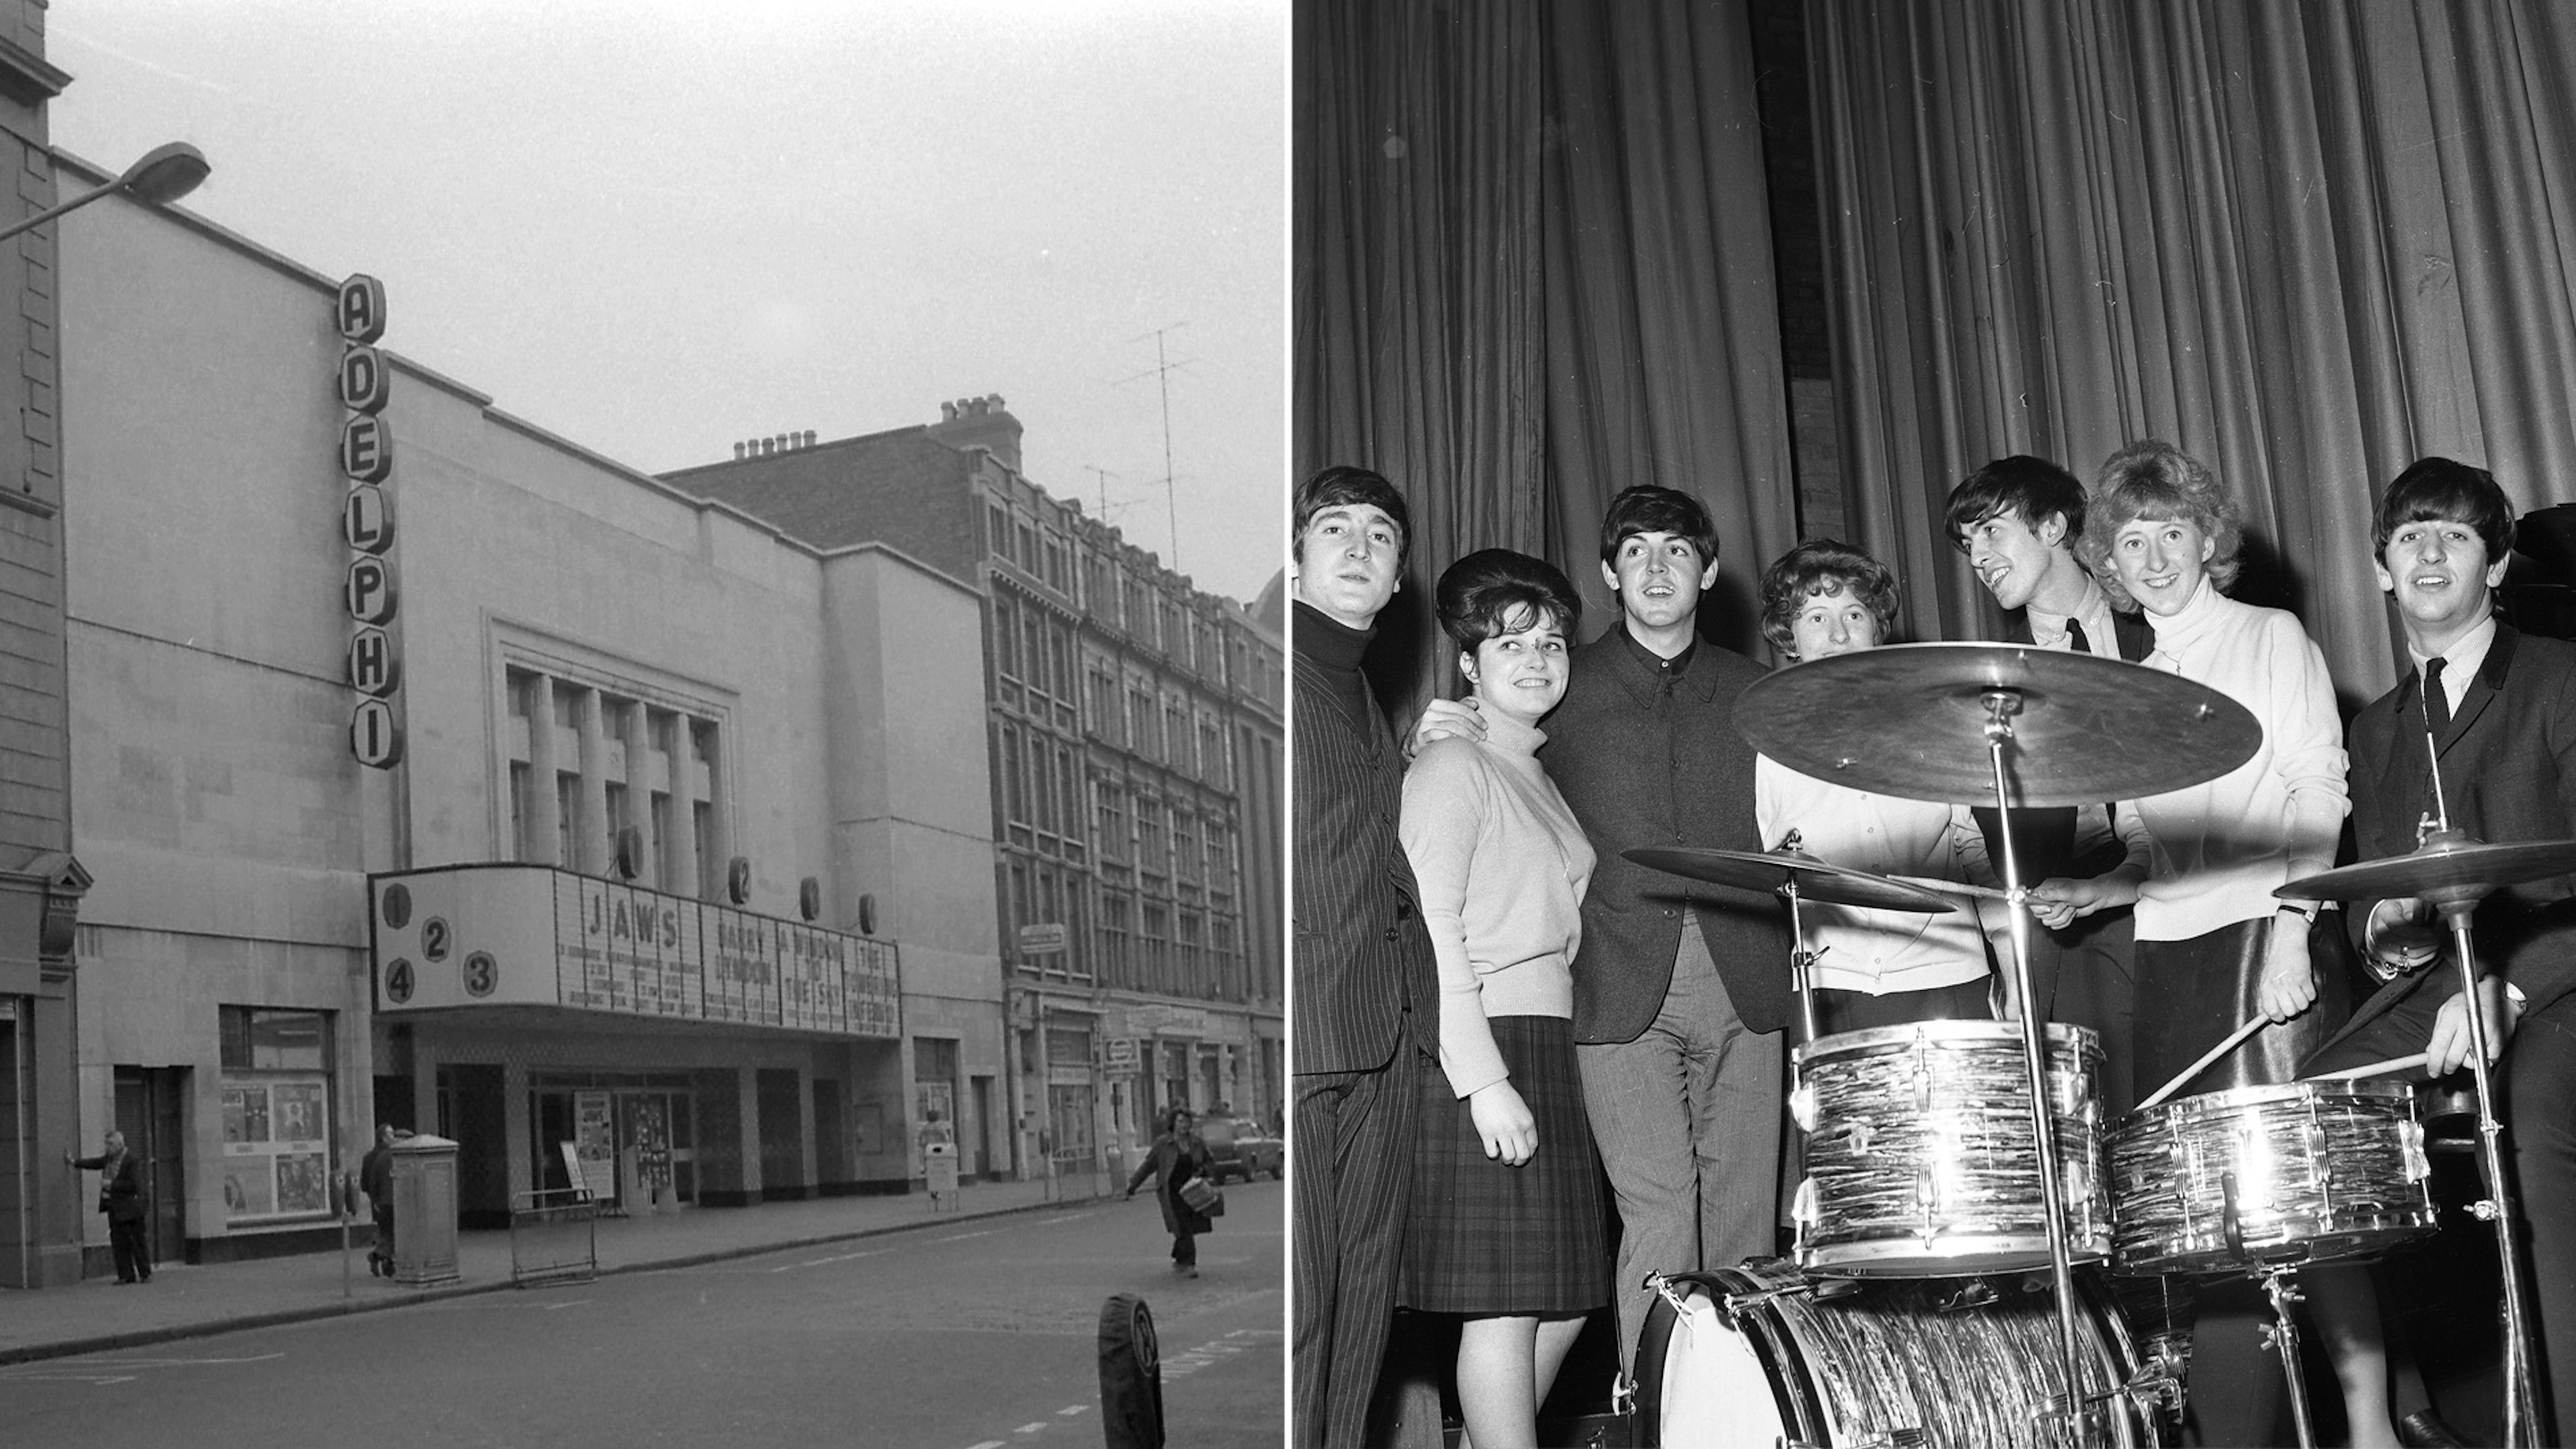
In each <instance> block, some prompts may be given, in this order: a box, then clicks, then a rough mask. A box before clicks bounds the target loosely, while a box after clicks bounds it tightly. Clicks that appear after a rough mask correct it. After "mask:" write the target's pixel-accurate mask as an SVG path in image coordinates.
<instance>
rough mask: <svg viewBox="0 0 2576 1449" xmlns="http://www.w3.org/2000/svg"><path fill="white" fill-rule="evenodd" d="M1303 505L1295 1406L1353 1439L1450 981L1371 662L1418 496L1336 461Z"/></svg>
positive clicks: (1297, 1425)
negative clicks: (1368, 671)
mask: <svg viewBox="0 0 2576 1449" xmlns="http://www.w3.org/2000/svg"><path fill="white" fill-rule="evenodd" d="M1295 513H1296V516H1295V533H1294V538H1295V546H1294V553H1293V568H1292V574H1293V577H1292V582H1291V596H1292V598H1293V600H1294V606H1293V608H1292V611H1291V612H1292V621H1291V625H1290V653H1291V659H1292V668H1293V674H1294V682H1295V691H1294V693H1293V695H1292V697H1291V700H1290V711H1291V722H1292V725H1293V727H1294V733H1293V734H1292V735H1291V736H1290V748H1291V749H1292V750H1293V751H1294V761H1293V762H1294V765H1295V768H1296V779H1297V809H1296V811H1295V818H1296V832H1295V840H1294V844H1293V848H1292V859H1293V861H1294V865H1295V872H1296V875H1295V884H1294V896H1295V899H1294V901H1293V903H1292V916H1293V925H1294V928H1295V940H1296V945H1295V951H1294V954H1293V955H1292V956H1291V957H1290V961H1291V963H1292V964H1291V968H1290V969H1291V971H1292V972H1293V974H1294V977H1295V990H1294V995H1293V998H1292V999H1293V1001H1294V1003H1295V1004H1294V1007H1293V1008H1292V1009H1293V1011H1294V1015H1295V1019H1294V1022H1293V1024H1292V1027H1293V1031H1294V1035H1293V1037H1292V1038H1291V1041H1292V1042H1293V1048H1292V1049H1293V1051H1294V1053H1295V1061H1296V1066H1295V1076H1294V1094H1295V1115H1294V1120H1293V1123H1292V1127H1293V1131H1294V1138H1295V1140H1294V1143H1293V1145H1292V1147H1291V1148H1290V1151H1289V1160H1290V1161H1292V1162H1294V1163H1295V1164H1296V1171H1295V1172H1294V1173H1292V1174H1291V1177H1292V1180H1293V1181H1292V1192H1293V1194H1294V1198H1295V1221H1296V1231H1295V1240H1294V1243H1293V1245H1292V1247H1293V1253H1294V1262H1295V1272H1296V1280H1295V1281H1296V1297H1295V1299H1294V1300H1293V1301H1294V1305H1295V1317H1294V1321H1293V1323H1292V1324H1291V1325H1290V1362H1291V1366H1292V1378H1293V1386H1292V1390H1291V1403H1292V1406H1293V1412H1292V1418H1293V1421H1294V1429H1295V1434H1294V1438H1295V1442H1296V1443H1297V1444H1298V1445H1299V1446H1300V1449H1323V1446H1331V1449H1355V1446H1358V1445H1361V1444H1363V1443H1365V1442H1366V1436H1367V1424H1368V1409H1369V1398H1370V1394H1371V1391H1372V1389H1373V1388H1374V1387H1375V1384H1376V1381H1377V1374H1378V1367H1379V1363H1380V1360H1381V1359H1382V1358H1383V1357H1384V1356H1385V1352H1386V1337H1387V1328H1388V1324H1389V1322H1390V1320H1391V1319H1392V1317H1393V1315H1394V1312H1395V1290H1396V1278H1397V1270H1398V1268H1399V1266H1400V1255H1401V1253H1402V1251H1403V1235H1402V1233H1403V1224H1404V1219H1405V1212H1406V1208H1407V1206H1408V1204H1407V1198H1408V1196H1409V1189H1410V1188H1411V1185H1412V1180H1413V1179H1412V1172H1413V1153H1412V1148H1413V1095H1414V1074H1415V1073H1416V1072H1418V1071H1419V1070H1421V1062H1420V1054H1421V1053H1422V1052H1423V1051H1425V1050H1427V1049H1429V1048H1430V1047H1431V1046H1432V1045H1433V1044H1434V1043H1435V1042H1436V1041H1437V1038H1438V1032H1439V1023H1438V1021H1437V1020H1436V1015H1435V1014H1436V1012H1437V1011H1438V1002H1439V999H1440V994H1439V981H1438V976H1437V973H1436V970H1435V968H1434V966H1433V964H1432V957H1431V938H1430V936H1429V934H1428V933H1426V932H1425V930H1424V929H1423V925H1422V916H1421V912H1420V911H1419V910H1418V909H1416V906H1415V902H1416V900H1417V899H1418V893H1417V891H1416V889H1415V886H1414V882H1413V867H1412V866H1411V865H1410V864H1409V863H1408V862H1407V860H1406V858H1405V854H1404V850H1403V847H1402V845H1401V844H1400V843H1399V842H1398V841H1397V839H1396V833H1395V827H1396V817H1397V813H1398V811H1399V810H1400V808H1401V806H1402V803H1403V792H1404V759H1403V756H1402V755H1401V754H1400V753H1399V752H1398V750H1397V748H1396V743H1395V739H1394V736H1393V734H1392V733H1391V732H1390V730H1389V728H1388V725H1387V720H1386V717H1385V715H1384V714H1382V713H1381V712H1380V711H1379V709H1378V704H1377V699H1376V697H1375V696H1374V695H1373V694H1372V693H1371V692H1370V690H1369V686H1368V680H1367V678H1366V676H1365V675H1363V674H1362V673H1361V672H1360V658H1361V656H1362V655H1363V654H1364V653H1365V652H1366V651H1367V649H1368V645H1369V641H1370V640H1371V639H1372V638H1374V637H1375V628H1374V626H1375V624H1376V621H1377V615H1378V611H1379V610H1381V609H1383V608H1385V607H1386V604H1387V601H1388V600H1389V599H1391V598H1393V597H1394V596H1395V591H1396V589H1397V587H1398V586H1399V585H1400V583H1401V579H1402V575H1403V571H1404V561H1405V556H1406V554H1407V552H1408V551H1409V548H1410V539H1409V537H1408V533H1409V516H1408V513H1407V510H1406V508H1405V504H1404V498H1403V496H1402V495H1400V494H1398V493H1397V492H1396V491H1395V489H1394V487H1393V486H1392V485H1390V484H1389V483H1388V482H1387V481H1386V480H1385V479H1384V478H1382V477H1379V476H1378V475H1377V474H1375V473H1371V472H1369V471H1367V470H1365V469H1361V468H1348V467H1337V468H1327V469H1325V470H1324V471H1323V472H1321V473H1319V474H1317V475H1315V477H1314V478H1312V479H1310V480H1308V481H1307V483H1306V484H1305V485H1304V486H1302V487H1300V488H1299V489H1298V490H1297V499H1296V510H1295Z"/></svg>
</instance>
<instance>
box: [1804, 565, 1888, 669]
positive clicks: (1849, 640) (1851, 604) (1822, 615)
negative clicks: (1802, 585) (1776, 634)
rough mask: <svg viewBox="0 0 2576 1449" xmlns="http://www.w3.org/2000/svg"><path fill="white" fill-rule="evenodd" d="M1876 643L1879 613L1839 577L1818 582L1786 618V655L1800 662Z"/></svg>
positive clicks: (1845, 652)
mask: <svg viewBox="0 0 2576 1449" xmlns="http://www.w3.org/2000/svg"><path fill="white" fill-rule="evenodd" d="M1877 647H1878V615H1876V614H1874V613H1872V612H1870V607H1869V605H1868V604H1866V603H1864V602H1862V600H1861V598H1860V596H1859V595H1858V594H1855V593H1853V592H1851V591H1850V590H1849V589H1848V588H1846V587H1845V586H1844V584H1843V581H1842V580H1841V579H1827V580H1825V581H1824V582H1823V583H1821V584H1819V585H1817V587H1816V591H1815V592H1814V593H1811V594H1809V595H1807V599H1806V602H1805V603H1803V604H1800V605H1799V606H1798V613H1797V616H1796V617H1795V618H1792V619H1791V620H1790V621H1789V657H1790V658H1792V659H1796V660H1798V661H1800V662H1802V663H1803V662H1804V661H1806V660H1809V659H1829V658H1832V657H1833V656H1834V655H1837V654H1851V653H1855V652H1857V651H1859V650H1863V649H1875V648H1877Z"/></svg>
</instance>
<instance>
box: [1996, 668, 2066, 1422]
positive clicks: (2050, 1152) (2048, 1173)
mask: <svg viewBox="0 0 2576 1449" xmlns="http://www.w3.org/2000/svg"><path fill="white" fill-rule="evenodd" d="M1979 702H1980V703H1982V704H1983V705H1984V706H1985V709H1986V724H1985V735H1986V753H1987V757H1988V759H1989V760H1990V761H1991V762H1992V765H1993V771H1994V781H1995V813H1996V815H1997V816H1998V817H1999V820H1998V825H1999V829H1998V830H1997V832H1996V833H1997V834H1999V835H2001V836H2002V837H2003V842H2004V850H2003V856H2004V890H2005V894H2006V895H2007V897H2008V898H2009V899H2010V900H2011V903H2012V908H2011V910H2010V911H2008V912H2007V913H2006V914H2007V915H2008V916H2009V918H2010V920H2011V924H2012V962H2011V966H2012V973H2013V984H2014V987H2015V989H2016V990H2017V991H2018V992H2019V994H2020V998H2021V1013H2020V1015H2021V1048H2022V1066H2023V1068H2024V1070H2025V1072H2026V1073H2027V1075H2028V1079H2029V1083H2030V1122H2031V1147H2032V1155H2033V1156H2035V1157H2037V1158H2038V1159H2039V1195H2040V1207H2041V1211H2042V1215H2043V1216H2044V1218H2045V1219H2046V1221H2047V1224H2048V1267H2049V1278H2050V1281H2051V1284H2052V1286H2053V1287H2054V1288H2055V1289H2056V1293H2057V1347H2058V1363H2059V1365H2060V1367H2061V1368H2062V1369H2063V1370H2064V1372H2065V1375H2066V1377H2065V1380H2064V1386H2065V1392H2066V1395H2067V1397H2068V1402H2070V1403H2071V1402H2073V1400H2074V1398H2075V1396H2077V1395H2080V1394H2082V1393H2083V1391H2084V1378H2083V1355H2082V1353H2081V1352H2080V1351H2079V1350H2078V1348H2077V1344H2078V1342H2079V1340H2080V1338H2081V1332H2080V1330H2079V1328H2078V1326H2077V1323H2076V1305H2075V1262H2074V1252H2073V1248H2072V1246H2071V1244H2070V1243H2069V1241H2068V1228H2067V1223H2066V1201H2065V1196H2064V1194H2063V1192H2062V1191H2061V1190H2060V1188H2059V1185H2058V1184H2059V1181H2060V1179H2061V1177H2062V1174H2061V1173H2060V1172H2059V1170H2058V1167H2059V1165H2058V1161H2057V1119H2056V1114H2055V1113H2054V1112H2052V1111H2051V1110H2050V1100H2051V1098H2050V1093H2049V1090H2048V1043H2047V1037H2046V1032H2045V1024H2044V1023H2043V1022H2042V1021H2041V1020H2040V1013H2039V1011H2038V1010H2036V1007H2037V1006H2038V992H2037V990H2036V988H2035V986H2034V980H2033V977H2032V974H2031V969H2030V924H2031V915H2030V895H2029V892H2028V891H2027V890H2025V889H2024V888H2023V886H2022V882H2021V861H2020V859H2019V853H2018V852H2017V851H2015V850H2014V848H2013V838H2012V803H2011V802H2012V787H2011V783H2010V777H2009V776H2008V775H2007V774H2006V772H2005V769H2004V747H2005V746H2006V745H2008V744H2011V743H2012V740H2013V725H2012V717H2013V716H2014V715H2016V714H2019V713H2020V712H2021V704H2022V700H2021V692H2020V691H2019V690H2013V689H1989V690H1986V691H1985V692H1984V693H1983V694H1982V695H1980V696H1979Z"/></svg>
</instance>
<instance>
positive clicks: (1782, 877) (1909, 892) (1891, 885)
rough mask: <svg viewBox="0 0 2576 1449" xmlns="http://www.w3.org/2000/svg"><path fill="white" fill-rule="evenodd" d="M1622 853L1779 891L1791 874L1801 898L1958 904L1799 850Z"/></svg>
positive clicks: (1658, 866)
mask: <svg viewBox="0 0 2576 1449" xmlns="http://www.w3.org/2000/svg"><path fill="white" fill-rule="evenodd" d="M1620 854H1622V855H1624V856H1626V857H1627V858H1628V859H1630V860H1633V861H1635V862H1636V863H1637V864H1639V865H1642V866H1648V867H1651V868H1653V869H1655V870H1666V871H1671V872H1672V873H1673V874H1675V875H1686V876H1689V877H1690V878H1691V879H1692V880H1704V881H1711V882H1714V883H1716V884H1718V885H1730V886H1736V887H1739V888H1741V889H1744V890H1749V891H1776V890H1779V889H1780V888H1782V887H1783V886H1786V885H1787V884H1788V883H1789V882H1790V880H1791V879H1793V878H1794V879H1795V880H1796V881H1797V882H1798V898H1799V899H1800V900H1805V901H1825V902H1828V903H1830V904H1833V905H1837V906H1871V907H1875V908H1876V909H1878V910H1882V911H1913V912H1915V913H1916V914H1918V915H1926V916H1946V915H1949V914H1951V913H1952V912H1954V911H1956V910H1958V909H1959V907H1958V905H1957V904H1956V903H1955V902H1952V901H1946V900H1943V899H1942V898H1941V897H1939V896H1936V895H1934V894H1932V893H1931V892H1930V891H1919V890H1916V889H1915V888H1914V887H1912V886H1906V885H1898V884H1897V883H1896V882H1894V881H1892V880H1889V879H1888V878H1887V877H1885V876H1883V875H1872V874H1870V873H1869V872H1868V871H1865V870H1852V869H1850V868H1848V867H1846V866H1839V865H1827V864H1826V863H1825V862H1823V861H1821V860H1818V859H1816V858H1815V857H1814V856H1812V855H1809V854H1807V853H1806V852H1805V851H1800V850H1769V851H1763V850H1719V849H1717V848H1716V847H1714V846H1700V845H1641V846H1639V847H1637V848H1636V849H1634V850H1625V851H1621V852H1620Z"/></svg>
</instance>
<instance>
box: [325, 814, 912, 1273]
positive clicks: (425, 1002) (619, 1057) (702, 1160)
mask: <svg viewBox="0 0 2576 1449" xmlns="http://www.w3.org/2000/svg"><path fill="white" fill-rule="evenodd" d="M369 892H370V899H371V901H372V904H373V938H372V942H371V952H372V956H373V960H374V975H375V984H376V1023H377V1027H376V1029H377V1031H378V1033H379V1041H378V1043H377V1052H376V1061H377V1064H378V1069H379V1071H380V1073H382V1074H384V1075H386V1076H389V1077H391V1078H393V1079H395V1082H396V1085H395V1086H394V1087H393V1089H392V1090H390V1091H388V1090H384V1089H381V1088H380V1090H379V1093H378V1096H379V1099H380V1100H386V1099H395V1098H403V1097H408V1098H409V1099H410V1100H411V1101H413V1102H414V1103H434V1108H433V1111H434V1118H432V1119H430V1120H424V1121H422V1122H420V1123H419V1124H417V1125H419V1126H420V1127H422V1128H424V1129H426V1130H434V1131H436V1132H437V1133H438V1134H439V1135H440V1136H442V1137H450V1138H454V1139H455V1140H456V1141H457V1142H458V1143H459V1144H460V1148H459V1154H458V1158H459V1174H458V1176H459V1203H458V1207H459V1217H460V1220H461V1221H462V1222H463V1223H464V1224H465V1225H466V1226H468V1227H473V1226H483V1225H498V1224H499V1223H502V1222H506V1221H507V1220H508V1214H509V1212H510V1211H511V1210H512V1208H513V1207H514V1206H524V1205H526V1204H527V1203H528V1202H530V1201H532V1200H533V1198H532V1195H534V1194H541V1193H561V1192H564V1191H567V1190H573V1189H579V1190H582V1191H585V1192H587V1193H588V1194H589V1195H590V1196H591V1197H592V1198H593V1199H595V1200H597V1201H599V1202H601V1203H603V1204H605V1205H608V1206H610V1207H611V1208H613V1209H616V1210H620V1211H625V1212H628V1213H641V1212H658V1211H676V1210H681V1209H685V1208H689V1207H696V1206H743V1205H748V1204H752V1203H758V1202H765V1201H778V1200H782V1199H791V1198H803V1197H813V1196H819V1195H826V1194H836V1193H849V1192H866V1191H891V1192H900V1191H902V1190H903V1184H904V1179H905V1175H906V1174H905V1168H906V1163H905V1160H904V1154H903V1152H902V1151H901V1148H900V1146H898V1145H894V1144H889V1143H887V1142H885V1141H884V1140H883V1137H884V1134H883V1133H882V1132H872V1131H869V1130H867V1129H866V1128H865V1127H864V1126H863V1125H862V1124H863V1122H865V1123H875V1122H881V1121H883V1120H886V1119H888V1118H892V1119H896V1120H900V1119H901V1118H902V1117H903V1116H904V1115H905V1114H906V1111H907V1108H908V1106H909V1105H910V1096H911V1093H910V1091H908V1090H907V1089H908V1088H917V1087H918V1086H919V1084H918V1083H912V1082H907V1081H906V1079H905V1071H904V1061H903V1052H902V1045H903V1039H902V1019H901V1018H902V1011H901V1004H902V995H901V993H902V984H901V976H900V967H899V957H898V953H897V950H896V948H895V946H894V945H893V943H891V942H886V941H881V940H875V939H871V938H868V937H862V936H854V935H849V934H846V933H843V932H836V931H827V930H822V929H819V928H817V927H814V926H811V925H809V924H806V923H803V922H798V921H789V920H783V919H780V918H777V917H771V916H764V915H761V914H759V913H756V912H752V911H745V910H741V909H738V908H735V907H731V906H723V905H715V904H710V903H707V902H703V901H698V900H694V899H690V898H687V897H681V896H674V895H669V894H665V893H663V892H659V891H653V890H647V889H644V888H642V887H637V886H630V885H625V884H621V883H618V882H614V881H608V880H602V879H599V878H597V877H592V876H584V875H578V874H574V873H572V872H569V871H562V870H556V869H552V868H549V867H544V866H526V865H471V866H455V867H448V868H444V869H436V870H425V871H409V872H394V873H386V874H379V875H376V876H373V877H371V878H370V881H369ZM416 1115H423V1116H424V1117H427V1116H428V1114H416Z"/></svg>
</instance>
